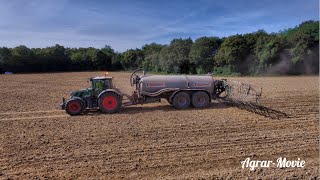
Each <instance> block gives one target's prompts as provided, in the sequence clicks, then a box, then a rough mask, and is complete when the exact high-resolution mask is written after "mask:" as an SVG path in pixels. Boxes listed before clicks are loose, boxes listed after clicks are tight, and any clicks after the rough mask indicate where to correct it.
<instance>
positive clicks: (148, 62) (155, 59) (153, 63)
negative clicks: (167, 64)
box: [142, 43, 164, 72]
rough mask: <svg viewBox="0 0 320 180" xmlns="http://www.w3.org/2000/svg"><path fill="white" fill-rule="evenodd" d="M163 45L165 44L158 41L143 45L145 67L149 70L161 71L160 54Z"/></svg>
mask: <svg viewBox="0 0 320 180" xmlns="http://www.w3.org/2000/svg"><path fill="white" fill-rule="evenodd" d="M163 47H164V46H163V45H161V44H156V43H151V44H146V45H144V46H143V47H142V51H143V55H144V61H143V64H142V66H143V68H145V69H147V70H149V71H155V72H159V71H161V69H162V68H161V66H160V61H159V55H160V52H161V50H162V48H163Z"/></svg>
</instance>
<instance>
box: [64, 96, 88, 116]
mask: <svg viewBox="0 0 320 180" xmlns="http://www.w3.org/2000/svg"><path fill="white" fill-rule="evenodd" d="M84 109H85V107H84V105H83V102H81V100H80V99H70V100H69V101H67V102H66V112H67V113H68V114H70V115H71V116H76V115H79V114H81V113H82V112H83V111H84Z"/></svg>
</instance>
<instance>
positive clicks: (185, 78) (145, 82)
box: [139, 75, 214, 93]
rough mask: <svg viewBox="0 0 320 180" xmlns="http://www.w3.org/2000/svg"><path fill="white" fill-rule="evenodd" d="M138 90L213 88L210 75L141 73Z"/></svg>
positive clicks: (150, 91)
mask: <svg viewBox="0 0 320 180" xmlns="http://www.w3.org/2000/svg"><path fill="white" fill-rule="evenodd" d="M139 84H140V91H145V92H149V93H153V92H157V91H160V90H162V89H165V88H179V89H204V90H206V91H208V92H210V93H212V92H213V89H214V80H213V78H212V76H211V75H203V76H195V75H142V76H140V82H139Z"/></svg>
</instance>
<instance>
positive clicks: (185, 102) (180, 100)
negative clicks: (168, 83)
mask: <svg viewBox="0 0 320 180" xmlns="http://www.w3.org/2000/svg"><path fill="white" fill-rule="evenodd" d="M190 101H191V100H190V96H189V94H187V93H185V92H178V93H177V94H176V95H175V96H174V97H173V100H172V105H173V107H175V108H176V109H186V108H188V107H189V106H190Z"/></svg>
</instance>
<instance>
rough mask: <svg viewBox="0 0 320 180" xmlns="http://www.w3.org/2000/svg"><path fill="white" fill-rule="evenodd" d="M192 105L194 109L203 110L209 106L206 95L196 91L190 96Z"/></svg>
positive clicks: (208, 99)
mask: <svg viewBox="0 0 320 180" xmlns="http://www.w3.org/2000/svg"><path fill="white" fill-rule="evenodd" d="M191 101H192V105H193V107H195V108H205V107H208V106H209V103H210V98H209V96H208V94H207V93H205V92H203V91H197V92H194V93H193V94H192V98H191Z"/></svg>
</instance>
